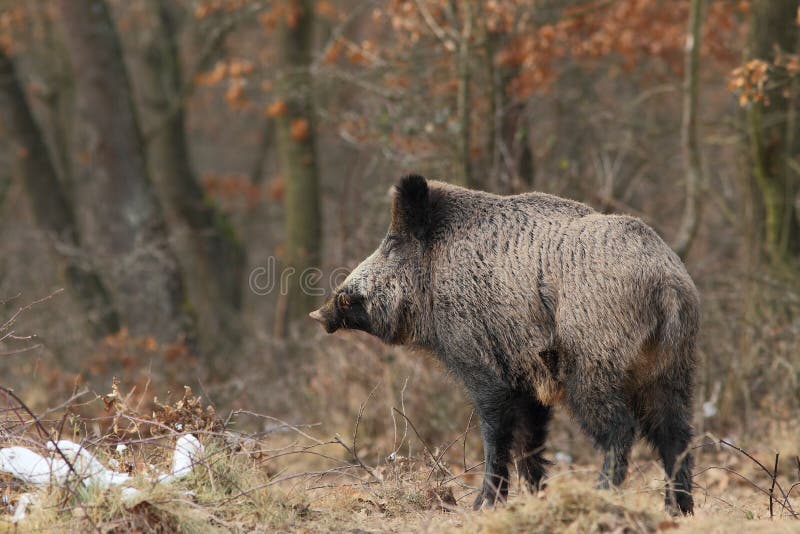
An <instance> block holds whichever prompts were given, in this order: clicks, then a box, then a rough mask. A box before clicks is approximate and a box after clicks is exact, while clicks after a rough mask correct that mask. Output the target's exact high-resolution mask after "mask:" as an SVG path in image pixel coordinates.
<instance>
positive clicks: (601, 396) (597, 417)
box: [566, 369, 636, 489]
mask: <svg viewBox="0 0 800 534" xmlns="http://www.w3.org/2000/svg"><path fill="white" fill-rule="evenodd" d="M623 381H624V374H622V375H621V376H617V375H616V374H613V373H609V372H607V371H606V370H604V369H581V370H576V372H574V373H572V376H570V377H568V379H567V387H566V389H567V403H568V405H569V408H570V411H571V412H572V413H573V415H574V416H575V418H576V419H577V420H578V422H579V423H580V425H581V428H582V429H583V430H584V432H586V433H587V434H588V435H589V436H590V437H591V438H592V440H593V441H594V443H595V445H596V446H597V447H598V448H599V449H601V450H602V451H603V452H604V454H605V459H604V461H603V470H602V472H601V473H600V479H599V481H598V487H599V488H601V489H607V488H608V487H609V486H610V485H611V484H613V485H615V486H617V485H619V484H622V482H623V481H624V480H625V477H626V475H627V474H628V458H629V456H630V451H631V447H632V446H633V440H634V438H635V437H636V419H635V418H634V415H633V413H632V412H631V410H630V408H629V407H628V405H627V403H626V402H625V395H624V394H623V392H622V384H623Z"/></svg>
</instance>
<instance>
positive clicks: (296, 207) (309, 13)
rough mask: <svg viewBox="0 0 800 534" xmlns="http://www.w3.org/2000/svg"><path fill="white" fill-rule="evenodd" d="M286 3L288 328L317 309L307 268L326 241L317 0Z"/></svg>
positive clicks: (282, 142) (281, 118) (283, 126)
mask: <svg viewBox="0 0 800 534" xmlns="http://www.w3.org/2000/svg"><path fill="white" fill-rule="evenodd" d="M285 6H286V8H287V9H286V10H285V13H284V16H283V17H282V20H281V24H280V28H279V35H278V38H279V54H280V59H281V66H282V70H283V72H282V77H281V80H280V83H279V87H278V90H279V93H280V95H281V98H282V99H283V101H284V102H285V104H286V108H285V111H284V112H283V113H280V114H279V115H278V116H277V117H276V125H277V137H278V151H279V152H280V160H281V168H282V173H283V178H284V180H285V181H286V194H285V204H284V206H285V212H286V265H287V266H288V267H290V268H291V269H293V270H294V272H293V274H291V275H290V276H289V277H288V282H289V287H288V288H287V289H288V293H287V295H286V302H285V313H279V314H278V315H280V316H281V317H278V318H277V323H278V325H280V328H279V329H278V330H280V331H283V333H285V330H286V328H287V327H288V326H289V325H290V324H291V322H292V321H295V320H298V319H301V320H305V318H306V316H307V315H308V313H309V311H310V310H313V309H314V305H315V303H316V300H317V297H316V296H314V295H313V294H312V291H310V290H311V289H312V288H311V287H310V286H311V280H309V279H308V271H307V270H308V269H310V268H318V267H319V264H320V247H321V246H322V235H321V222H320V219H321V215H320V193H319V177H318V175H317V153H316V146H315V131H314V127H315V126H314V103H313V95H312V81H311V71H310V65H311V46H312V37H313V35H312V34H313V21H314V11H313V2H312V1H311V0H286V1H285ZM304 273H305V275H304Z"/></svg>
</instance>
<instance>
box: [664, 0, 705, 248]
mask: <svg viewBox="0 0 800 534" xmlns="http://www.w3.org/2000/svg"><path fill="white" fill-rule="evenodd" d="M689 9H690V12H689V31H688V33H687V35H686V64H685V71H686V72H685V73H684V79H683V119H682V124H681V149H682V151H683V160H684V164H685V165H686V184H685V186H686V204H685V206H684V209H683V220H682V221H681V226H680V229H679V230H678V235H677V237H676V238H675V243H674V244H673V245H672V248H673V249H674V250H675V252H676V253H677V254H678V256H680V257H681V258H683V259H685V258H686V256H687V255H688V254H689V249H690V248H691V247H692V243H693V242H694V238H695V235H696V234H697V227H698V225H699V219H700V209H701V202H700V191H699V189H700V184H701V183H702V182H703V162H702V157H701V149H700V141H699V139H698V134H697V100H698V95H699V93H700V80H699V79H698V78H699V73H700V47H701V42H700V41H701V38H702V35H703V32H702V29H703V0H692V3H691V5H690V8H689Z"/></svg>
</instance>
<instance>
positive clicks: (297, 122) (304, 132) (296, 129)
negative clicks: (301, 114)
mask: <svg viewBox="0 0 800 534" xmlns="http://www.w3.org/2000/svg"><path fill="white" fill-rule="evenodd" d="M308 129H309V128H308V120H306V119H302V118H301V119H294V120H293V121H292V126H291V128H290V132H291V134H292V139H294V140H295V141H305V140H306V139H308Z"/></svg>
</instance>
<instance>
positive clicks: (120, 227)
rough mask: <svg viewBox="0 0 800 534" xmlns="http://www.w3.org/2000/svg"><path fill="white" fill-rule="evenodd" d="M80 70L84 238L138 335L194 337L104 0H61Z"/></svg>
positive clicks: (72, 59) (68, 40) (74, 64)
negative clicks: (90, 246)
mask: <svg viewBox="0 0 800 534" xmlns="http://www.w3.org/2000/svg"><path fill="white" fill-rule="evenodd" d="M58 5H59V8H60V13H61V20H62V21H63V24H64V26H65V30H66V31H65V42H66V47H67V49H68V52H69V56H70V62H71V64H72V69H73V71H74V72H75V73H76V75H75V77H74V78H75V92H76V98H77V107H78V113H77V118H78V121H77V122H78V126H79V129H78V130H77V131H76V134H77V136H78V145H77V146H78V147H79V149H80V152H81V155H82V157H81V158H79V159H80V162H81V164H82V167H83V168H82V169H81V171H82V172H83V173H84V174H85V176H86V178H84V180H83V183H81V184H80V185H79V187H76V189H80V195H78V196H79V197H80V198H81V199H82V201H83V202H84V203H85V209H87V210H88V212H89V216H88V217H87V221H86V227H87V229H86V232H87V241H91V243H92V245H93V246H94V247H95V251H94V252H95V253H96V254H97V255H98V258H99V260H100V261H101V262H102V263H101V265H102V270H103V275H104V278H105V280H106V281H107V283H108V285H109V288H110V290H111V292H112V296H113V298H114V302H115V303H116V304H117V306H118V309H119V311H120V313H121V315H122V317H123V319H124V322H125V324H126V325H127V326H128V328H129V329H130V331H131V332H132V333H133V334H134V335H138V336H145V335H152V336H154V337H155V338H156V339H157V340H159V341H163V342H172V341H175V340H176V339H178V338H180V337H181V336H183V335H189V337H190V339H191V338H192V337H193V327H192V321H191V320H190V317H189V314H188V313H187V312H186V310H187V301H186V300H185V295H184V289H183V280H182V276H181V272H180V269H179V267H178V262H177V260H176V258H175V254H174V252H173V250H172V248H171V247H170V245H169V243H168V240H167V232H166V225H165V222H164V218H163V214H162V212H161V206H160V205H159V203H158V201H157V198H156V195H155V193H154V191H153V186H152V183H151V180H150V175H149V173H148V168H147V159H146V154H145V147H144V142H143V139H142V133H141V130H140V129H139V122H138V119H137V116H136V110H135V108H134V103H133V97H132V93H131V85H130V81H129V78H128V73H127V70H126V67H125V64H124V62H123V56H122V47H121V44H120V41H119V36H118V35H117V32H116V28H115V27H114V24H113V21H112V19H111V15H110V13H109V9H108V6H107V5H106V3H105V2H104V1H103V0H60V1H59V4H58Z"/></svg>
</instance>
